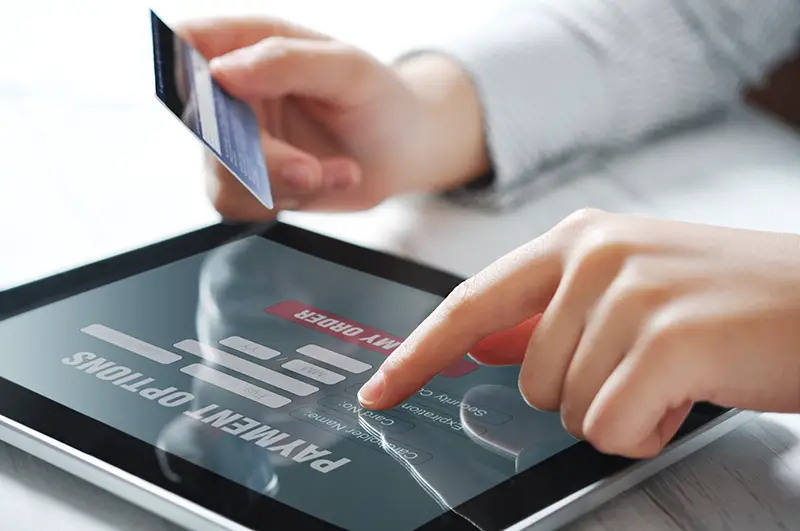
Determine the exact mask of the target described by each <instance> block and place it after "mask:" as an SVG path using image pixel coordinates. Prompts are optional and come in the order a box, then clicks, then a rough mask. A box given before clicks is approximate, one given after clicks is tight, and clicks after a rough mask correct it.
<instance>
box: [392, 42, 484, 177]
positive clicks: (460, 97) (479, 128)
mask: <svg viewBox="0 0 800 531" xmlns="http://www.w3.org/2000/svg"><path fill="white" fill-rule="evenodd" d="M395 71H396V72H397V74H398V75H399V76H400V77H401V78H402V79H403V80H404V82H405V83H406V86H407V87H408V88H409V89H410V90H411V91H412V92H413V93H414V94H415V95H416V97H417V98H418V100H419V101H420V103H421V105H422V109H423V110H422V111H421V116H422V120H423V124H424V125H423V127H422V128H421V133H420V134H419V143H418V149H419V150H420V151H422V152H423V155H422V156H420V159H422V160H425V161H427V165H428V168H427V170H426V171H429V172H430V173H431V177H430V179H428V182H429V183H431V187H432V188H433V189H432V190H430V191H434V192H442V191H447V190H452V189H454V188H458V187H461V186H464V185H466V184H468V183H470V182H472V181H474V180H475V179H477V178H479V177H480V176H482V175H485V174H486V173H488V172H489V170H490V164H489V157H488V151H487V139H486V134H485V128H484V122H483V109H482V107H481V103H480V99H479V97H478V94H477V91H476V88H475V85H474V83H473V81H472V79H471V78H470V76H469V75H468V74H467V73H466V72H465V71H464V69H463V68H461V66H460V65H459V64H458V63H456V62H455V61H453V60H451V59H449V58H447V57H445V56H443V55H439V54H430V53H423V54H418V55H413V56H409V57H406V58H404V59H403V60H401V61H399V62H398V63H397V64H396V65H395Z"/></svg>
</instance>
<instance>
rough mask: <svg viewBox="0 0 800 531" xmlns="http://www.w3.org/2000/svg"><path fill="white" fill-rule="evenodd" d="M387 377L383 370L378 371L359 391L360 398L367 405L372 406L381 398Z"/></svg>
mask: <svg viewBox="0 0 800 531" xmlns="http://www.w3.org/2000/svg"><path fill="white" fill-rule="evenodd" d="M385 385H386V379H385V378H384V377H383V373H382V372H381V371H378V372H376V373H375V374H374V375H373V376H372V378H370V379H369V381H368V382H367V383H365V384H364V385H363V386H362V387H361V389H359V391H358V400H359V401H360V402H361V403H362V404H364V405H365V406H370V405H372V404H374V403H375V402H377V401H378V400H380V398H381V395H382V394H383V388H384V387H385Z"/></svg>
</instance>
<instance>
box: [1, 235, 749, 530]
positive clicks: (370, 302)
mask: <svg viewBox="0 0 800 531" xmlns="http://www.w3.org/2000/svg"><path fill="white" fill-rule="evenodd" d="M459 282H460V279H459V278H456V277H454V276H452V275H449V274H447V273H444V272H441V271H438V270H434V269H431V268H428V267H425V266H422V265H420V264H416V263H411V262H409V261H406V260H402V259H400V258H396V257H392V256H388V255H386V254H382V253H379V252H375V251H372V250H367V249H364V248H360V247H356V246H353V245H350V244H347V243H343V242H341V241H337V240H334V239H331V238H328V237H324V236H321V235H318V234H315V233H311V232H308V231H305V230H303V229H299V228H296V227H293V226H289V225H286V224H283V223H280V222H272V223H268V224H260V225H249V224H246V225H239V224H219V225H214V226H211V227H207V228H204V229H201V230H199V231H197V232H193V233H189V234H186V235H183V236H180V237H177V238H175V239H171V240H168V241H164V242H161V243H158V244H156V245H153V246H149V247H147V248H143V249H140V250H137V251H134V252H131V253H128V254H124V255H121V256H118V257H114V258H112V259H109V260H106V261H102V262H99V263H96V264H92V265H89V266H86V267H83V268H80V269H77V270H74V271H71V272H67V273H64V274H60V275H57V276H54V277H52V278H48V279H44V280H41V281H38V282H35V283H32V284H28V285H25V286H21V287H17V288H15V289H12V290H9V291H6V292H5V293H3V294H0V319H2V321H0V347H1V348H2V352H3V363H2V364H1V365H0V395H1V396H0V438H2V439H3V440H5V441H7V442H9V443H11V444H13V445H15V446H18V447H20V448H22V449H24V450H25V451H28V452H30V453H33V454H34V455H37V456H39V457H41V458H43V459H45V460H47V461H49V462H51V463H53V464H55V465H56V466H58V467H61V468H63V469H65V470H67V471H69V472H71V473H74V474H76V475H79V476H81V477H83V478H85V479H87V480H88V481H90V482H93V483H95V484H97V485H99V486H101V487H102V488H104V489H107V490H109V491H111V492H113V493H115V494H117V495H119V496H122V497H124V498H126V499H128V500H130V501H132V502H133V503H135V504H138V505H140V506H142V507H144V508H145V509H148V510H150V511H153V512H155V513H157V514H159V515H161V516H163V517H165V518H167V519H169V520H171V521H173V522H176V523H177V524H179V525H181V526H184V527H186V528H189V529H196V530H206V529H208V530H223V529H224V530H245V529H248V530H269V531H275V530H283V529H286V530H290V529H291V530H294V529H303V530H305V531H316V530H318V531H333V530H352V531H374V530H382V531H415V530H424V531H445V530H474V529H480V530H482V531H500V530H510V529H513V530H521V529H550V528H554V527H558V526H560V525H561V524H563V523H565V522H567V521H570V520H572V519H574V518H575V517H577V516H579V515H580V514H583V513H585V512H586V511H588V510H589V509H591V508H592V507H595V506H597V505H598V504H600V503H602V502H604V501H606V500H608V499H609V498H611V497H612V496H615V495H616V494H618V493H620V492H622V491H623V490H625V489H626V488H629V487H630V486H631V485H633V484H635V483H637V482H638V481H641V480H642V479H643V478H645V477H647V476H649V475H651V474H653V473H654V472H655V471H656V470H658V469H660V468H663V467H665V466H667V465H669V464H670V463H672V462H674V461H675V460H677V459H679V458H680V457H682V456H684V455H686V454H688V453H689V452H691V451H693V450H696V449H697V448H699V447H701V446H702V445H703V444H706V443H708V442H709V441H711V440H713V439H714V438H716V437H719V436H720V435H722V434H723V433H725V432H726V431H728V430H730V429H732V428H733V427H734V426H736V425H737V424H738V423H740V422H741V421H742V415H741V414H740V413H739V412H737V411H732V410H727V409H721V408H717V407H714V406H712V405H708V404H698V405H697V406H695V408H694V410H693V411H692V413H691V414H690V415H689V417H688V419H687V421H686V423H685V424H684V426H683V428H682V429H681V431H680V433H679V434H678V435H677V436H676V439H675V440H674V441H673V442H672V443H671V444H670V446H669V447H668V448H667V450H666V451H665V452H664V453H663V454H662V455H661V456H660V457H659V458H657V459H653V460H649V461H631V460H627V459H623V458H619V457H611V456H607V455H602V454H600V453H598V452H596V451H595V450H593V448H592V447H591V446H590V445H588V444H587V443H585V442H581V441H578V440H575V439H574V438H572V437H571V436H570V435H569V434H568V433H566V432H565V431H564V429H563V428H562V426H561V422H560V418H559V416H558V415H557V414H553V413H545V412H540V411H537V410H534V409H532V408H530V407H528V406H527V405H526V404H525V402H524V400H523V399H522V396H521V395H520V393H519V391H518V389H517V385H516V384H517V377H518V368H516V367H503V368H489V367H483V366H479V365H477V364H476V363H475V362H473V361H472V360H471V359H470V358H468V357H466V356H465V357H464V358H463V359H461V360H460V361H459V362H458V363H455V364H454V365H452V366H451V367H449V368H448V369H446V370H444V371H442V373H441V374H439V375H438V376H436V377H435V378H433V379H432V380H431V381H430V382H429V383H428V384H427V385H426V386H425V388H424V389H421V390H420V391H419V392H418V393H416V394H415V395H414V396H413V397H412V398H410V399H409V400H407V401H406V402H404V403H402V404H401V405H399V406H397V407H396V408H394V409H392V410H389V411H381V412H375V411H368V410H364V409H362V408H361V407H360V406H359V405H358V401H357V398H356V393H357V391H358V389H359V387H360V386H361V385H362V384H363V383H364V382H365V381H367V379H368V378H369V377H370V375H371V374H372V373H373V372H374V371H375V370H376V369H377V368H378V366H379V365H380V364H381V362H382V361H383V360H384V359H385V358H386V356H387V355H388V354H389V353H391V352H392V351H393V350H394V349H395V348H396V347H397V346H398V345H399V344H400V342H401V341H402V340H403V338H405V337H407V336H408V335H409V334H410V333H411V332H412V331H413V330H414V328H415V327H416V326H417V325H418V324H419V323H420V322H421V321H422V320H423V319H424V318H425V317H426V316H427V315H428V314H429V313H430V312H431V311H432V310H433V309H434V308H435V307H436V306H437V305H438V304H439V303H440V302H441V301H442V300H443V298H444V297H445V296H446V295H447V294H448V293H449V292H450V291H451V290H452V289H453V288H454V287H456V286H457V285H458V283H459Z"/></svg>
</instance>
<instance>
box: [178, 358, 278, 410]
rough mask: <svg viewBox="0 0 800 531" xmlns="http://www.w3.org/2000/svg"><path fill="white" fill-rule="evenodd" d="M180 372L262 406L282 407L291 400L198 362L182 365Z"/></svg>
mask: <svg viewBox="0 0 800 531" xmlns="http://www.w3.org/2000/svg"><path fill="white" fill-rule="evenodd" d="M181 372H184V373H186V374H188V375H189V376H192V377H194V378H197V379H198V380H202V381H204V382H207V383H209V384H211V385H213V386H215V387H219V388H220V389H222V390H224V391H228V392H229V393H233V394H235V395H239V396H241V397H244V398H248V399H250V400H252V401H253V402H258V403H259V404H261V405H263V406H267V407H271V408H274V409H277V408H279V407H283V406H285V405H286V404H290V403H291V402H292V401H291V400H290V399H288V398H286V397H285V396H281V395H279V394H277V393H273V392H272V391H268V390H266V389H263V388H261V387H258V386H257V385H253V384H251V383H247V382H245V381H244V380H240V379H239V378H236V377H234V376H231V375H230V374H225V373H224V372H220V371H218V370H216V369H212V368H211V367H208V366H206V365H202V364H200V363H195V364H193V365H189V366H187V367H183V368H182V369H181Z"/></svg>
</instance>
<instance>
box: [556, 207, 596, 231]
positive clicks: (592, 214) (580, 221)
mask: <svg viewBox="0 0 800 531" xmlns="http://www.w3.org/2000/svg"><path fill="white" fill-rule="evenodd" d="M606 215H607V214H606V212H604V211H602V210H598V209H596V208H581V209H579V210H576V211H574V212H573V213H571V214H570V215H568V216H567V217H565V218H564V219H563V220H562V221H561V223H559V225H558V226H559V227H560V228H562V229H566V230H568V231H570V232H581V231H582V230H584V229H586V228H588V227H591V226H593V225H595V224H596V223H597V222H599V221H601V220H603V219H604V217H605V216H606Z"/></svg>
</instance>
